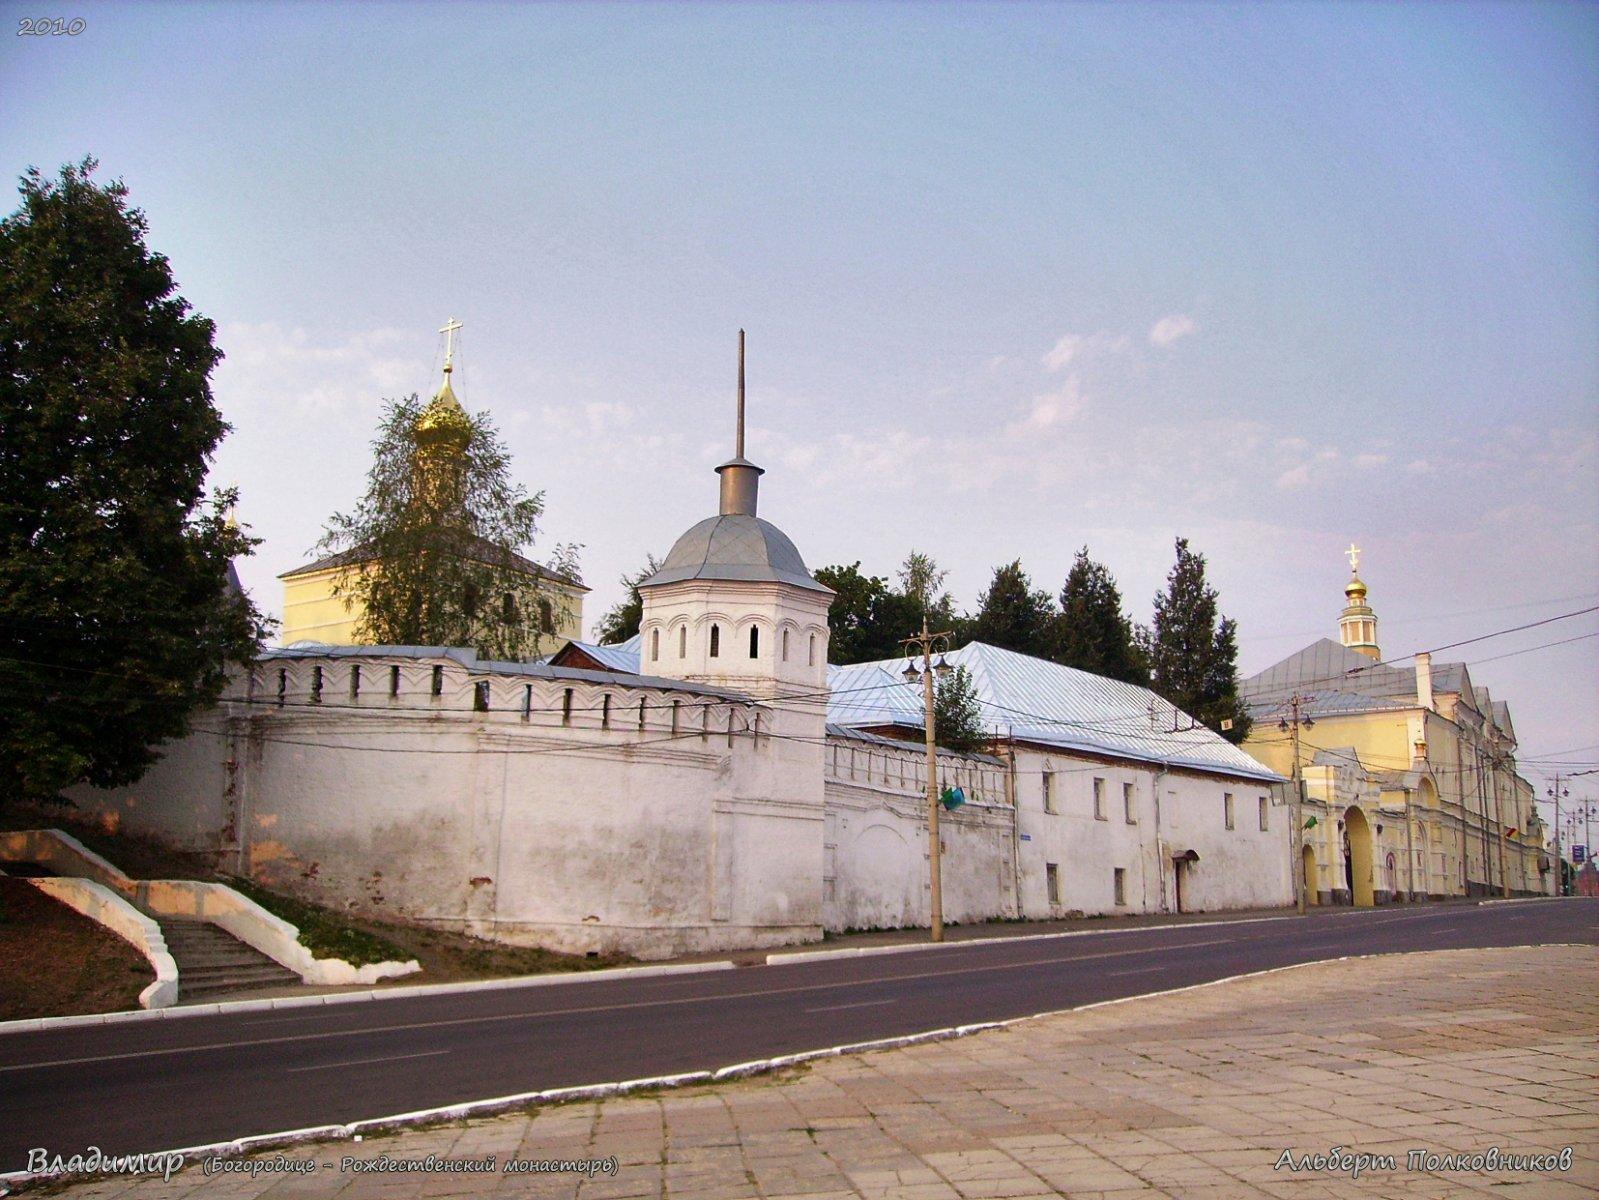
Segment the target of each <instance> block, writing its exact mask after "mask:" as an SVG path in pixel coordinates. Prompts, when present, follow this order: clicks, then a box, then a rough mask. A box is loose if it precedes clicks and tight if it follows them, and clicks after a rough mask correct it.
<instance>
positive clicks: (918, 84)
mask: <svg viewBox="0 0 1599 1200" xmlns="http://www.w3.org/2000/svg"><path fill="white" fill-rule="evenodd" d="M0 9H3V14H4V19H5V22H6V25H5V28H11V27H12V26H15V25H18V24H19V23H20V22H21V20H22V19H23V18H24V17H31V16H37V15H38V11H37V10H38V6H37V5H31V6H20V7H19V6H17V5H13V4H9V3H0ZM68 15H77V16H81V17H82V18H83V21H84V28H83V31H82V32H81V33H79V34H77V35H75V36H74V35H58V36H45V37H32V36H27V37H16V36H7V37H4V38H0V114H3V115H0V167H3V168H4V169H5V170H6V171H9V172H10V173H11V175H13V176H16V175H19V174H20V173H21V172H22V171H23V170H24V169H25V168H26V167H28V166H29V165H37V166H39V167H41V168H43V169H45V170H47V171H53V170H54V169H56V168H58V167H59V166H60V165H61V164H62V163H65V162H68V161H76V160H78V159H80V158H82V157H83V156H84V155H86V154H93V155H95V156H96V157H98V158H99V160H100V162H101V169H100V175H101V177H102V178H105V179H111V178H121V179H123V180H124V181H125V182H126V183H127V185H128V186H129V188H130V190H131V195H132V199H133V201H134V203H136V204H137V205H138V206H140V207H141V208H142V209H143V210H144V211H145V213H146V214H147V216H148V218H149V223H150V235H149V237H150V243H151V245H152V246H153V247H154V248H156V249H158V250H160V251H161V252H162V253H164V254H166V255H167V256H169V258H170V260H171V263H172V267H173V271H174V273H175V275H176V277H177V279H178V282H179V285H180V288H181V291H182V293H183V295H184V296H185V297H187V299H188V300H189V301H190V302H191V303H192V304H193V305H194V306H195V308H196V309H197V310H198V311H199V312H201V313H203V314H205V315H206V316H208V317H210V318H212V319H213V320H214V321H215V322H216V323H217V339H218V343H219V344H220V346H221V348H222V349H223V350H224V352H225V353H226V355H227V357H226V359H225V361H224V362H223V363H222V365H221V366H220V367H219V368H218V370H217V372H216V374H215V376H214V378H213V385H214V390H215V395H216V400H217V403H218V405H219V407H220V408H221V410H222V412H223V415H224V416H225V417H226V419H227V420H228V421H229V422H230V423H231V425H232V433H231V434H230V435H229V437H228V438H227V440H226V441H225V442H224V444H223V445H222V447H221V448H220V450H219V451H218V453H217V455H216V457H215V461H214V463H213V469H212V475H211V479H212V481H213V483H214V484H216V485H218V486H221V485H230V484H231V485H236V486H238V487H239V489H240V491H241V496H242V499H241V504H240V509H239V516H240V519H241V520H242V521H243V522H244V523H245V524H246V525H247V526H249V528H250V530H251V531H252V532H253V533H254V534H255V535H256V536H258V537H260V538H262V539H263V543H262V545H261V546H260V547H259V548H258V550H257V552H256V555H255V556H254V557H253V558H252V559H251V560H249V561H247V562H244V563H241V564H240V574H241V576H242V577H243V579H244V581H245V583H246V585H247V587H248V588H249V589H250V590H251V593H252V594H253V595H254V596H255V598H256V600H257V602H258V603H259V604H260V605H261V606H262V607H263V608H265V609H266V610H268V611H269V612H275V611H278V610H279V608H280V605H281V585H280V584H279V583H278V582H277V580H276V576H277V574H278V573H280V572H282V571H285V570H288V569H290V568H292V567H294V566H297V565H299V564H300V563H302V562H304V561H306V559H307V558H308V557H309V555H310V552H311V549H312V547H313V545H314V544H315V543H316V541H317V540H318V537H319V536H320V534H321V532H322V529H323V525H324V523H325V522H326V520H327V518H328V516H329V515H330V514H331V513H333V512H336V511H341V510H345V509H348V508H349V507H350V506H351V505H352V504H353V502H354V501H355V500H356V498H357V497H358V495H359V494H360V491H361V489H362V486H363V482H364V477H365V472H366V469H367V467H368V465H369V461H370V457H369V443H370V439H371V437H372V434H373V432H374V428H375V425H376V422H377V419H378V415H379V413H380V412H381V409H382V404H383V400H384V399H385V398H386V397H388V398H392V397H395V396H398V395H401V394H409V393H410V392H413V391H415V392H423V393H427V392H430V391H432V390H434V389H436V387H437V385H438V380H439V374H438V368H439V365H440V363H441V361H442V357H443V339H442V337H441V336H440V335H439V334H438V333H437V330H438V329H439V327H440V326H442V325H443V324H444V322H445V320H446V318H448V317H452V316H453V317H457V318H459V319H460V320H461V321H462V322H463V323H464V330H463V332H462V334H461V338H460V344H459V354H458V359H457V362H458V371H457V374H456V376H455V380H456V390H457V393H458V394H459V395H460V397H461V399H462V401H463V402H464V403H465V404H466V405H467V407H468V408H470V409H473V410H474V411H479V410H485V409H486V410H487V411H489V412H490V413H491V414H492V415H493V417H494V419H495V420H496V422H497V423H498V425H499V428H500V430H501V432H502V434H503V436H504V438H505V440H506V442H507V443H508V445H509V447H510V449H511V451H512V454H513V456H514V469H515V472H516V474H517V476H518V477H519V479H520V480H521V481H522V482H524V483H525V484H526V486H527V487H528V488H529V489H531V490H535V491H542V492H543V494H544V500H545V504H546V513H545V517H544V520H543V533H542V536H541V539H540V541H539V543H538V544H536V545H535V546H534V547H533V548H532V554H533V556H534V557H542V556H544V555H546V554H548V552H549V551H550V550H551V549H552V548H553V547H554V545H555V544H556V543H561V542H576V543H581V544H582V546H583V550H582V561H583V566H584V575H585V578H586V580H587V582H588V583H589V584H590V586H592V587H593V589H594V591H593V593H592V595H591V596H590V597H589V599H588V603H587V606H586V610H585V621H586V623H587V624H588V626H589V627H590V628H592V626H593V624H594V623H595V622H596V621H597V620H598V619H599V617H600V616H601V615H602V614H603V612H604V611H605V609H606V608H607V607H609V606H610V605H611V604H612V603H614V602H615V601H616V600H617V599H618V598H619V597H620V595H621V592H622V588H621V585H620V584H619V582H618V578H619V576H620V575H621V574H622V573H623V572H624V571H633V570H635V569H636V568H638V567H639V566H640V565H642V563H643V561H644V558H645V555H646V554H649V553H654V554H656V555H662V554H664V553H665V552H666V550H667V549H668V548H669V547H670V546H671V544H672V542H673V540H674V539H675V538H676V537H677V535H678V534H679V533H681V532H682V531H683V530H685V529H686V528H688V527H689V526H690V525H691V524H693V523H694V522H695V521H697V520H699V519H700V518H702V517H704V516H706V515H709V514H710V513H712V512H713V511H714V505H715V503H716V480H715V477H714V476H713V475H712V473H711V468H712V467H713V466H714V465H715V464H716V463H718V462H720V461H722V460H723V459H725V458H726V457H728V456H729V454H730V451H731V441H732V412H733V397H734V370H735V356H736V345H737V331H738V330H739V329H740V328H744V329H746V330H747V331H748V337H749V406H750V433H749V456H750V457H751V458H752V459H754V460H755V461H756V462H758V463H759V464H760V465H762V466H763V467H765V468H766V470H767V474H766V476H765V478H764V479H763V480H762V496H761V514H762V515H763V516H765V517H766V518H768V519H770V520H772V521H774V522H775V523H777V524H778V525H779V526H780V527H782V528H783V529H784V530H785V531H786V532H787V533H788V534H789V535H790V536H791V537H792V538H793V539H794V540H795V542H796V543H797V544H798V546H799V547H800V549H801V551H802V553H803V554H804V555H805V558H806V561H807V562H808V563H810V565H811V566H813V567H816V566H820V565H823V564H833V563H851V562H855V561H857V560H859V561H860V562H861V563H862V566H863V569H865V570H867V571H868V572H871V573H875V574H881V575H885V576H892V574H893V572H894V569H895V568H896V566H897V565H898V564H899V562H900V561H901V560H902V559H903V558H904V557H905V555H906V553H907V552H908V551H909V550H911V549H912V548H916V549H920V550H923V551H926V552H929V553H931V554H933V555H934V556H935V557H936V558H937V559H938V561H939V562H940V563H941V564H942V565H943V566H944V567H946V568H947V569H948V570H949V573H950V574H949V579H948V585H949V587H950V589H951V590H952V592H953V593H954V595H955V597H956V599H957V601H958V602H959V603H960V604H961V605H962V606H964V607H968V608H971V607H975V605H976V602H977V598H978V596H979V594H980V593H981V591H982V590H983V588H984V586H985V585H986V583H987V580H988V577H989V575H990V574H991V572H992V570H993V568H994V567H995V566H996V565H999V564H1001V563H1004V562H1008V561H1010V560H1011V559H1014V558H1020V559H1021V560H1022V563H1023V565H1024V567H1025V568H1026V569H1027V570H1028V571H1029V573H1030V574H1031V576H1032V578H1033V580H1034V582H1035V583H1036V584H1037V585H1039V586H1041V587H1045V588H1048V589H1050V590H1052V591H1057V590H1058V589H1059V587H1060V584H1061V581H1062V579H1063V578H1064V575H1065V573H1066V571H1067V569H1068V568H1069V566H1070V563H1071V560H1072V557H1073V555H1074V554H1075V552H1076V551H1077V550H1078V548H1080V547H1082V546H1084V545H1086V546H1088V547H1089V550H1090V552H1091V553H1092V554H1093V555H1094V557H1096V558H1098V559H1100V560H1101V561H1103V562H1105V563H1106V564H1107V565H1108V566H1109V567H1110V568H1111V570H1112V571H1113V572H1114V573H1115V575H1116V577H1117V579H1118V580H1119V582H1120V584H1121V586H1122V589H1123V592H1124V595H1125V596H1126V598H1127V602H1128V606H1129V608H1130V610H1131V611H1132V614H1133V615H1134V617H1135V618H1136V619H1138V620H1141V621H1147V620H1148V617H1149V611H1150V602H1151V599H1152V597H1153V595H1154V593H1155V592H1156V590H1157V589H1158V588H1159V587H1160V585H1161V583H1162V581H1163V579H1164V577H1165V574H1166V572H1167V570H1168V569H1169V568H1170V565H1171V562H1172V557H1173V554H1172V543H1173V539H1174V538H1176V537H1178V536H1184V537H1187V538H1189V539H1190V540H1191V543H1192V544H1193V546H1194V547H1195V548H1197V549H1198V550H1200V551H1201V552H1203V553H1204V554H1205V555H1206V557H1207V560H1208V563H1209V570H1210V574H1211V578H1212V580H1213V582H1214V583H1215V584H1216V586H1217V588H1218V589H1219V591H1220V594H1221V604H1222V609H1223V611H1224V612H1225V613H1227V614H1228V615H1230V616H1233V617H1235V618H1236V619H1237V621H1238V624H1239V631H1240V642H1241V656H1240V657H1241V666H1242V668H1243V670H1244V672H1245V673H1251V672H1253V671H1256V670H1259V669H1262V668H1264V667H1266V666H1268V665H1270V664H1271V663H1273V662H1275V661H1277V660H1278V659H1279V658H1282V657H1284V656H1286V655H1287V654H1289V653H1292V652H1293V651H1294V650H1296V649H1298V648H1299V647H1301V646H1302V645H1304V644H1306V643H1307V642H1309V641H1311V640H1313V639H1314V638H1316V637H1319V636H1330V637H1336V636H1337V616H1338V612H1339V610H1340V608H1341V607H1342V605H1343V596H1342V588H1343V584H1344V581H1345V580H1346V579H1347V577H1348V564H1347V562H1346V560H1345V559H1344V557H1343V551H1344V549H1345V547H1347V546H1348V545H1349V544H1350V542H1351V541H1354V542H1357V543H1358V544H1359V545H1360V547H1361V548H1362V551H1363V554H1362V561H1361V575H1362V577H1363V578H1364V579H1365V580H1366V582H1367V584H1368V585H1369V586H1370V589H1371V603H1372V605H1373V607H1374V608H1375V609H1376V611H1377V614H1378V617H1379V620H1380V622H1381V624H1380V629H1379V632H1380V641H1381V643H1382V650H1383V653H1384V655H1385V656H1392V657H1397V656H1400V655H1404V654H1409V653H1411V652H1414V651H1416V650H1420V649H1427V648H1433V647H1440V646H1444V645H1447V644H1449V643H1452V642H1456V641H1460V640H1463V639H1466V638H1471V637H1476V636H1477V635H1480V634H1485V633H1492V632H1495V631H1498V630H1503V629H1506V628H1508V627H1511V626H1516V625H1522V624H1526V623H1529V622H1533V621H1540V620H1542V619H1544V618H1546V617H1553V616H1558V615H1560V614H1563V613H1567V612H1572V611H1575V610H1580V609H1584V608H1591V607H1594V606H1595V605H1599V553H1596V551H1599V488H1596V487H1595V483H1594V481H1595V479H1599V236H1596V235H1599V140H1596V139H1594V138H1593V136H1592V131H1593V130H1594V129H1595V128H1599V6H1593V5H1583V4H1537V3H1513V4H1470V3H1455V4H1448V5H1443V4H1419V3H1418V4H1381V5H1364V4H1359V3H1342V4H1330V3H1329V4H1315V3H1292V4H1290V3H1280V4H1269V3H1267V4H1251V5H1238V6H1232V5H1206V4H1197V3H1194V4H1175V3H1170V4H1153V5H1141V4H1137V3H1129V4H1118V5H1098V4H1074V5H1051V4H1020V3H1017V4H1005V5H999V4H994V5H971V6H967V5H958V4H947V5H946V4H925V5H916V4H903V5H891V4H884V5H849V4H830V5H798V4H796V5H736V4H721V5H701V6H690V5H686V4H685V5H668V4H660V5H643V6H629V5H605V6H599V5H593V6H583V5H570V6H568V5H553V4H552V5H512V6H491V5H472V4H449V5H429V4H409V5H407V4H392V5H385V4H376V3H373V4H362V5H344V6H333V5H316V4H309V3H302V4H271V3H257V4H249V5H216V6H208V5H160V4H140V5H127V4H119V5H109V6H103V5H97V4H90V3H77V4H74V5H73V6H72V13H71V14H68ZM12 207H14V205H12V204H9V203H8V204H7V205H6V208H7V210H9V209H10V208H12ZM1583 635H1589V636H1587V637H1583ZM1594 635H1599V614H1596V613H1588V614H1586V615H1584V616H1580V617H1574V618H1569V619H1565V620H1560V621H1555V622H1553V623H1550V624H1548V625H1544V626H1540V627H1538V628H1535V629H1530V630H1524V631H1522V632H1520V633H1516V634H1509V635H1506V636H1503V637H1496V638H1493V639H1491V640H1488V641H1484V642H1478V643H1475V644H1473V645H1471V646H1468V647H1464V648H1462V649H1461V650H1460V651H1458V652H1457V653H1445V654H1443V655H1441V656H1440V658H1457V657H1458V658H1462V659H1464V660H1465V661H1466V662H1468V663H1470V664H1472V674H1473V677H1474V679H1475V680H1476V682H1477V683H1479V684H1486V685H1487V686H1488V687H1489V688H1490V689H1491V690H1492V692H1493V694H1494V696H1495V697H1496V698H1500V699H1505V700H1508V701H1509V702H1510V705H1511V710H1512V714H1513V717H1514V720H1515V724H1516V730H1517V733H1518V734H1519V736H1520V742H1521V747H1520V748H1521V758H1522V763H1523V767H1524V771H1523V773H1524V774H1527V775H1528V776H1529V777H1530V778H1531V779H1533V781H1534V782H1535V784H1536V785H1537V786H1538V788H1539V790H1540V792H1542V791H1543V790H1544V788H1545V787H1546V786H1547V783H1548V780H1547V778H1546V775H1547V773H1549V772H1551V771H1553V770H1554V769H1556V767H1557V766H1558V765H1559V764H1562V763H1566V764H1570V765H1574V766H1575V767H1576V768H1577V769H1581V768H1582V767H1583V766H1586V765H1599V636H1594ZM1570 638H1580V639H1581V640H1577V641H1566V642H1565V643H1564V644H1562V645H1555V646H1547V645H1545V643H1549V642H1555V641H1560V640H1563V639H1570ZM1535 647H1541V648H1535ZM1500 656H1505V657H1500ZM1589 785H1591V786H1589ZM1584 788H1586V791H1584ZM1572 790H1573V796H1574V797H1575V796H1578V795H1582V794H1591V795H1593V796H1595V797H1596V798H1599V775H1595V776H1591V777H1587V778H1586V779H1580V780H1578V781H1577V783H1576V784H1575V785H1573V789H1572Z"/></svg>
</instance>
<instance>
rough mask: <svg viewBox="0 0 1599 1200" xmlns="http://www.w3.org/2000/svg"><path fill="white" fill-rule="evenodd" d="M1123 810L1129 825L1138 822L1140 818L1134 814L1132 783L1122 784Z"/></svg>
mask: <svg viewBox="0 0 1599 1200" xmlns="http://www.w3.org/2000/svg"><path fill="white" fill-rule="evenodd" d="M1122 812H1123V813H1124V814H1125V815H1126V818H1127V823H1128V824H1129V825H1136V824H1138V818H1137V817H1135V816H1134V815H1133V785H1132V784H1130V783H1124V784H1122Z"/></svg>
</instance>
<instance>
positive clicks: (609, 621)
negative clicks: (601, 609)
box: [594, 554, 661, 646]
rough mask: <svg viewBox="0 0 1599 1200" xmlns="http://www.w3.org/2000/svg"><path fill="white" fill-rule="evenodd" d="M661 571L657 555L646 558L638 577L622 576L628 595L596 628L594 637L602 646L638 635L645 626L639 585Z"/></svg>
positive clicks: (642, 600)
mask: <svg viewBox="0 0 1599 1200" xmlns="http://www.w3.org/2000/svg"><path fill="white" fill-rule="evenodd" d="M660 569H661V564H660V563H659V562H657V561H656V558H655V555H653V554H650V555H647V556H646V559H645V563H644V568H643V569H642V570H641V571H639V573H638V574H637V575H623V576H622V586H623V587H625V588H626V589H627V595H626V597H624V598H623V599H622V600H619V601H617V603H616V604H614V605H612V606H611V610H610V611H609V612H608V613H606V614H605V615H604V616H603V617H601V618H600V623H599V624H598V625H597V626H596V627H595V633H594V636H595V637H596V638H598V639H599V643H600V645H602V646H614V645H616V644H617V643H618V642H625V641H627V639H628V638H630V637H632V636H633V635H634V634H636V633H638V631H639V627H640V626H642V625H643V624H644V597H643V595H641V594H640V592H639V590H638V585H639V584H641V583H643V582H644V581H645V580H646V579H648V578H649V577H650V576H651V575H653V574H655V572H657V571H659V570H660Z"/></svg>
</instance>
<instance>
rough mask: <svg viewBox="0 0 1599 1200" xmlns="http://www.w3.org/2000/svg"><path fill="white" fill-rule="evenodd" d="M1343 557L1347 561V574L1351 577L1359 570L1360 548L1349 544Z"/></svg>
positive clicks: (1352, 543) (1351, 543)
mask: <svg viewBox="0 0 1599 1200" xmlns="http://www.w3.org/2000/svg"><path fill="white" fill-rule="evenodd" d="M1344 557H1345V558H1347V559H1348V560H1349V573H1350V574H1351V575H1353V574H1354V573H1355V572H1356V571H1358V570H1359V569H1360V547H1359V546H1357V545H1355V543H1354V542H1350V543H1349V549H1347V550H1345V551H1344Z"/></svg>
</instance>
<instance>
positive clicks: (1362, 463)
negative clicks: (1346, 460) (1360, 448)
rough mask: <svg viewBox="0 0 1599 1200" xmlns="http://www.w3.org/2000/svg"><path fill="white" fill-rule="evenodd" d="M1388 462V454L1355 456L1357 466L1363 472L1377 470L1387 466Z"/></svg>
mask: <svg viewBox="0 0 1599 1200" xmlns="http://www.w3.org/2000/svg"><path fill="white" fill-rule="evenodd" d="M1387 462H1388V456H1387V455H1386V454H1357V455H1355V466H1357V467H1359V468H1360V469H1361V470H1362V471H1371V470H1375V469H1376V468H1377V467H1381V466H1385V465H1386V464H1387Z"/></svg>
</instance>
